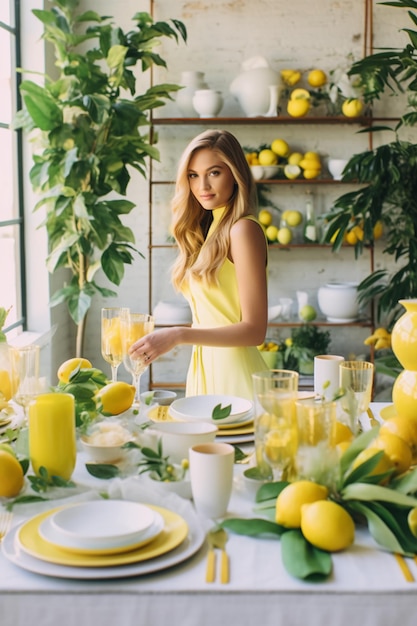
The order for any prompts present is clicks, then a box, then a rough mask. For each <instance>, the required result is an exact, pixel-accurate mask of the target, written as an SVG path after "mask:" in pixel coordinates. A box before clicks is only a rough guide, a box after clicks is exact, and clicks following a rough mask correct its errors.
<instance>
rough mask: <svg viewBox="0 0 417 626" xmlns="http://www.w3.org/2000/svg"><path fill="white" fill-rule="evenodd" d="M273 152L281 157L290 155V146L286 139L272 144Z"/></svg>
mask: <svg viewBox="0 0 417 626" xmlns="http://www.w3.org/2000/svg"><path fill="white" fill-rule="evenodd" d="M271 150H272V152H275V154H277V155H278V156H279V157H286V156H288V155H289V153H290V146H289V145H288V144H287V142H286V141H285V140H284V139H274V141H273V142H272V143H271Z"/></svg>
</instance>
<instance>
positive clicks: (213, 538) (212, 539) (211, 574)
mask: <svg viewBox="0 0 417 626" xmlns="http://www.w3.org/2000/svg"><path fill="white" fill-rule="evenodd" d="M227 539H228V536H227V532H226V531H225V530H224V529H223V528H213V529H212V530H210V531H209V532H208V534H207V542H208V546H209V549H208V553H207V564H206V582H207V583H213V582H214V581H215V579H216V552H215V550H216V549H218V550H220V551H221V557H220V582H221V583H223V584H225V583H228V582H229V557H228V554H227V552H226V542H227Z"/></svg>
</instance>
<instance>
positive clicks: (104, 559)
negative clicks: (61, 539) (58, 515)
mask: <svg viewBox="0 0 417 626" xmlns="http://www.w3.org/2000/svg"><path fill="white" fill-rule="evenodd" d="M148 506H149V508H151V509H154V510H155V511H157V512H158V513H160V514H161V515H162V517H163V519H164V529H163V530H162V532H161V533H160V534H159V535H158V536H157V537H156V538H155V539H154V540H153V541H151V542H150V543H148V544H146V545H145V546H142V547H139V548H136V549H134V550H132V551H130V552H123V553H119V554H104V555H87V554H79V553H76V552H68V550H67V549H64V550H63V549H61V548H59V547H58V546H56V545H54V544H52V543H49V541H46V540H45V539H42V537H41V536H40V534H39V526H40V524H41V523H42V522H43V520H44V519H46V518H47V517H48V516H49V515H52V513H54V512H55V511H57V510H59V507H58V508H57V509H53V510H51V511H46V512H45V513H40V514H39V515H36V516H35V517H32V518H31V519H30V520H28V521H27V522H25V523H24V524H23V525H22V526H21V528H20V529H19V531H18V533H17V540H18V542H19V545H20V547H21V549H22V550H23V551H24V552H26V553H27V554H30V555H31V556H33V557H35V558H37V559H41V560H43V561H48V562H49V563H56V564H58V565H68V566H74V567H111V566H115V565H126V564H130V563H139V562H140V561H146V560H149V559H153V558H155V557H157V556H160V555H162V554H166V553H167V552H169V551H170V550H173V549H174V548H176V547H177V546H179V545H180V544H181V543H182V542H183V541H184V539H185V538H186V537H187V534H188V524H187V522H186V521H185V520H184V519H183V518H182V517H181V516H180V515H178V513H174V512H173V511H169V510H168V509H164V508H162V507H159V506H152V505H148Z"/></svg>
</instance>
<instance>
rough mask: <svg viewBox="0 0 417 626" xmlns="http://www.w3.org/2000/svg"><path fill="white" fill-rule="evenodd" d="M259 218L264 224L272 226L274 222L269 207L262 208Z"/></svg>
mask: <svg viewBox="0 0 417 626" xmlns="http://www.w3.org/2000/svg"><path fill="white" fill-rule="evenodd" d="M258 220H259V222H260V223H261V224H262V226H270V225H271V224H272V213H271V211H268V209H261V210H260V211H259V214H258Z"/></svg>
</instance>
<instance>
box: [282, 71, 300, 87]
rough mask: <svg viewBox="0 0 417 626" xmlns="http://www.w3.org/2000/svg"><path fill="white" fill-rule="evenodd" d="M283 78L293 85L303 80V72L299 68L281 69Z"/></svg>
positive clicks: (285, 81) (290, 85)
mask: <svg viewBox="0 0 417 626" xmlns="http://www.w3.org/2000/svg"><path fill="white" fill-rule="evenodd" d="M280 73H281V78H282V80H283V82H284V83H285V84H286V85H288V86H289V87H293V86H294V85H296V84H297V83H298V82H299V81H300V80H301V72H299V71H298V70H281V72H280Z"/></svg>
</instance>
